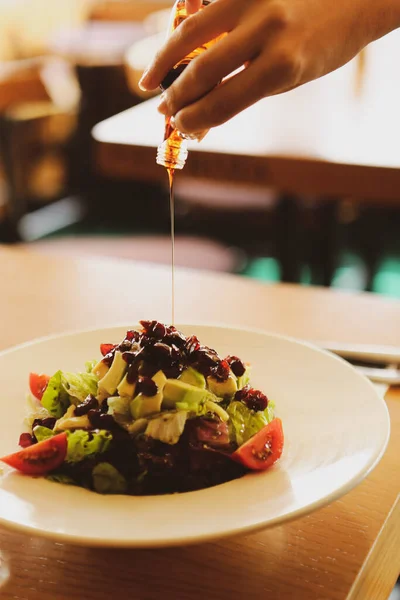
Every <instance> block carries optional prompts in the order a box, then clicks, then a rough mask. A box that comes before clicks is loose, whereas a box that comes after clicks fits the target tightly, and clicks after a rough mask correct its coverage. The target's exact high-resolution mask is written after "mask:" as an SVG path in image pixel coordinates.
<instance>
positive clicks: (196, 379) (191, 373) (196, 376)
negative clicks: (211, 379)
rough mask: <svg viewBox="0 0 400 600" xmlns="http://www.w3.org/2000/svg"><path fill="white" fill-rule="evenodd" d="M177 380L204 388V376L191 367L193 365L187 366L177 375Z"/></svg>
mask: <svg viewBox="0 0 400 600" xmlns="http://www.w3.org/2000/svg"><path fill="white" fill-rule="evenodd" d="M179 381H183V383H188V384H189V385H194V386H195V387H199V388H202V389H205V388H206V378H205V377H204V375H202V374H201V373H199V371H196V369H193V367H188V368H187V369H185V370H184V371H183V373H182V375H181V376H180V377H179Z"/></svg>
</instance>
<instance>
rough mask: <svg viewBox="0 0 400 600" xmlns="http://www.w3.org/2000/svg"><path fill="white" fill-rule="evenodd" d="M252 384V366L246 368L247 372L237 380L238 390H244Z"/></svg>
mask: <svg viewBox="0 0 400 600" xmlns="http://www.w3.org/2000/svg"><path fill="white" fill-rule="evenodd" d="M249 383H250V365H247V366H246V370H245V372H244V373H243V375H242V376H241V377H238V378H237V387H238V390H242V389H243V388H244V387H246V385H248V384H249Z"/></svg>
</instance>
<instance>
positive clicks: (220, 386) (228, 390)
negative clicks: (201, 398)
mask: <svg viewBox="0 0 400 600" xmlns="http://www.w3.org/2000/svg"><path fill="white" fill-rule="evenodd" d="M207 385H208V388H209V390H210V392H212V393H213V394H215V396H218V398H232V396H234V395H235V394H236V392H237V391H238V386H237V383H236V377H235V376H234V374H233V373H232V372H230V373H229V377H228V379H227V380H226V381H218V380H217V379H215V377H207Z"/></svg>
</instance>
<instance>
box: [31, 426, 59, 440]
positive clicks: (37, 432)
mask: <svg viewBox="0 0 400 600" xmlns="http://www.w3.org/2000/svg"><path fill="white" fill-rule="evenodd" d="M33 435H34V436H35V438H36V439H37V441H38V442H43V441H44V440H48V439H49V438H51V437H53V435H56V434H55V432H54V431H53V430H52V429H49V428H48V427H43V426H42V425H36V427H34V429H33Z"/></svg>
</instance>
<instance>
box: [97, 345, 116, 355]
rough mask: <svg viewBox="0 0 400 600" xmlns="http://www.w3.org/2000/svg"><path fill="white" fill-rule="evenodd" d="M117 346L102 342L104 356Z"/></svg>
mask: <svg viewBox="0 0 400 600" xmlns="http://www.w3.org/2000/svg"><path fill="white" fill-rule="evenodd" d="M114 348H115V344H100V352H101V353H102V355H103V356H105V355H106V354H109V353H110V352H112V351H113V350H114Z"/></svg>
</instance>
